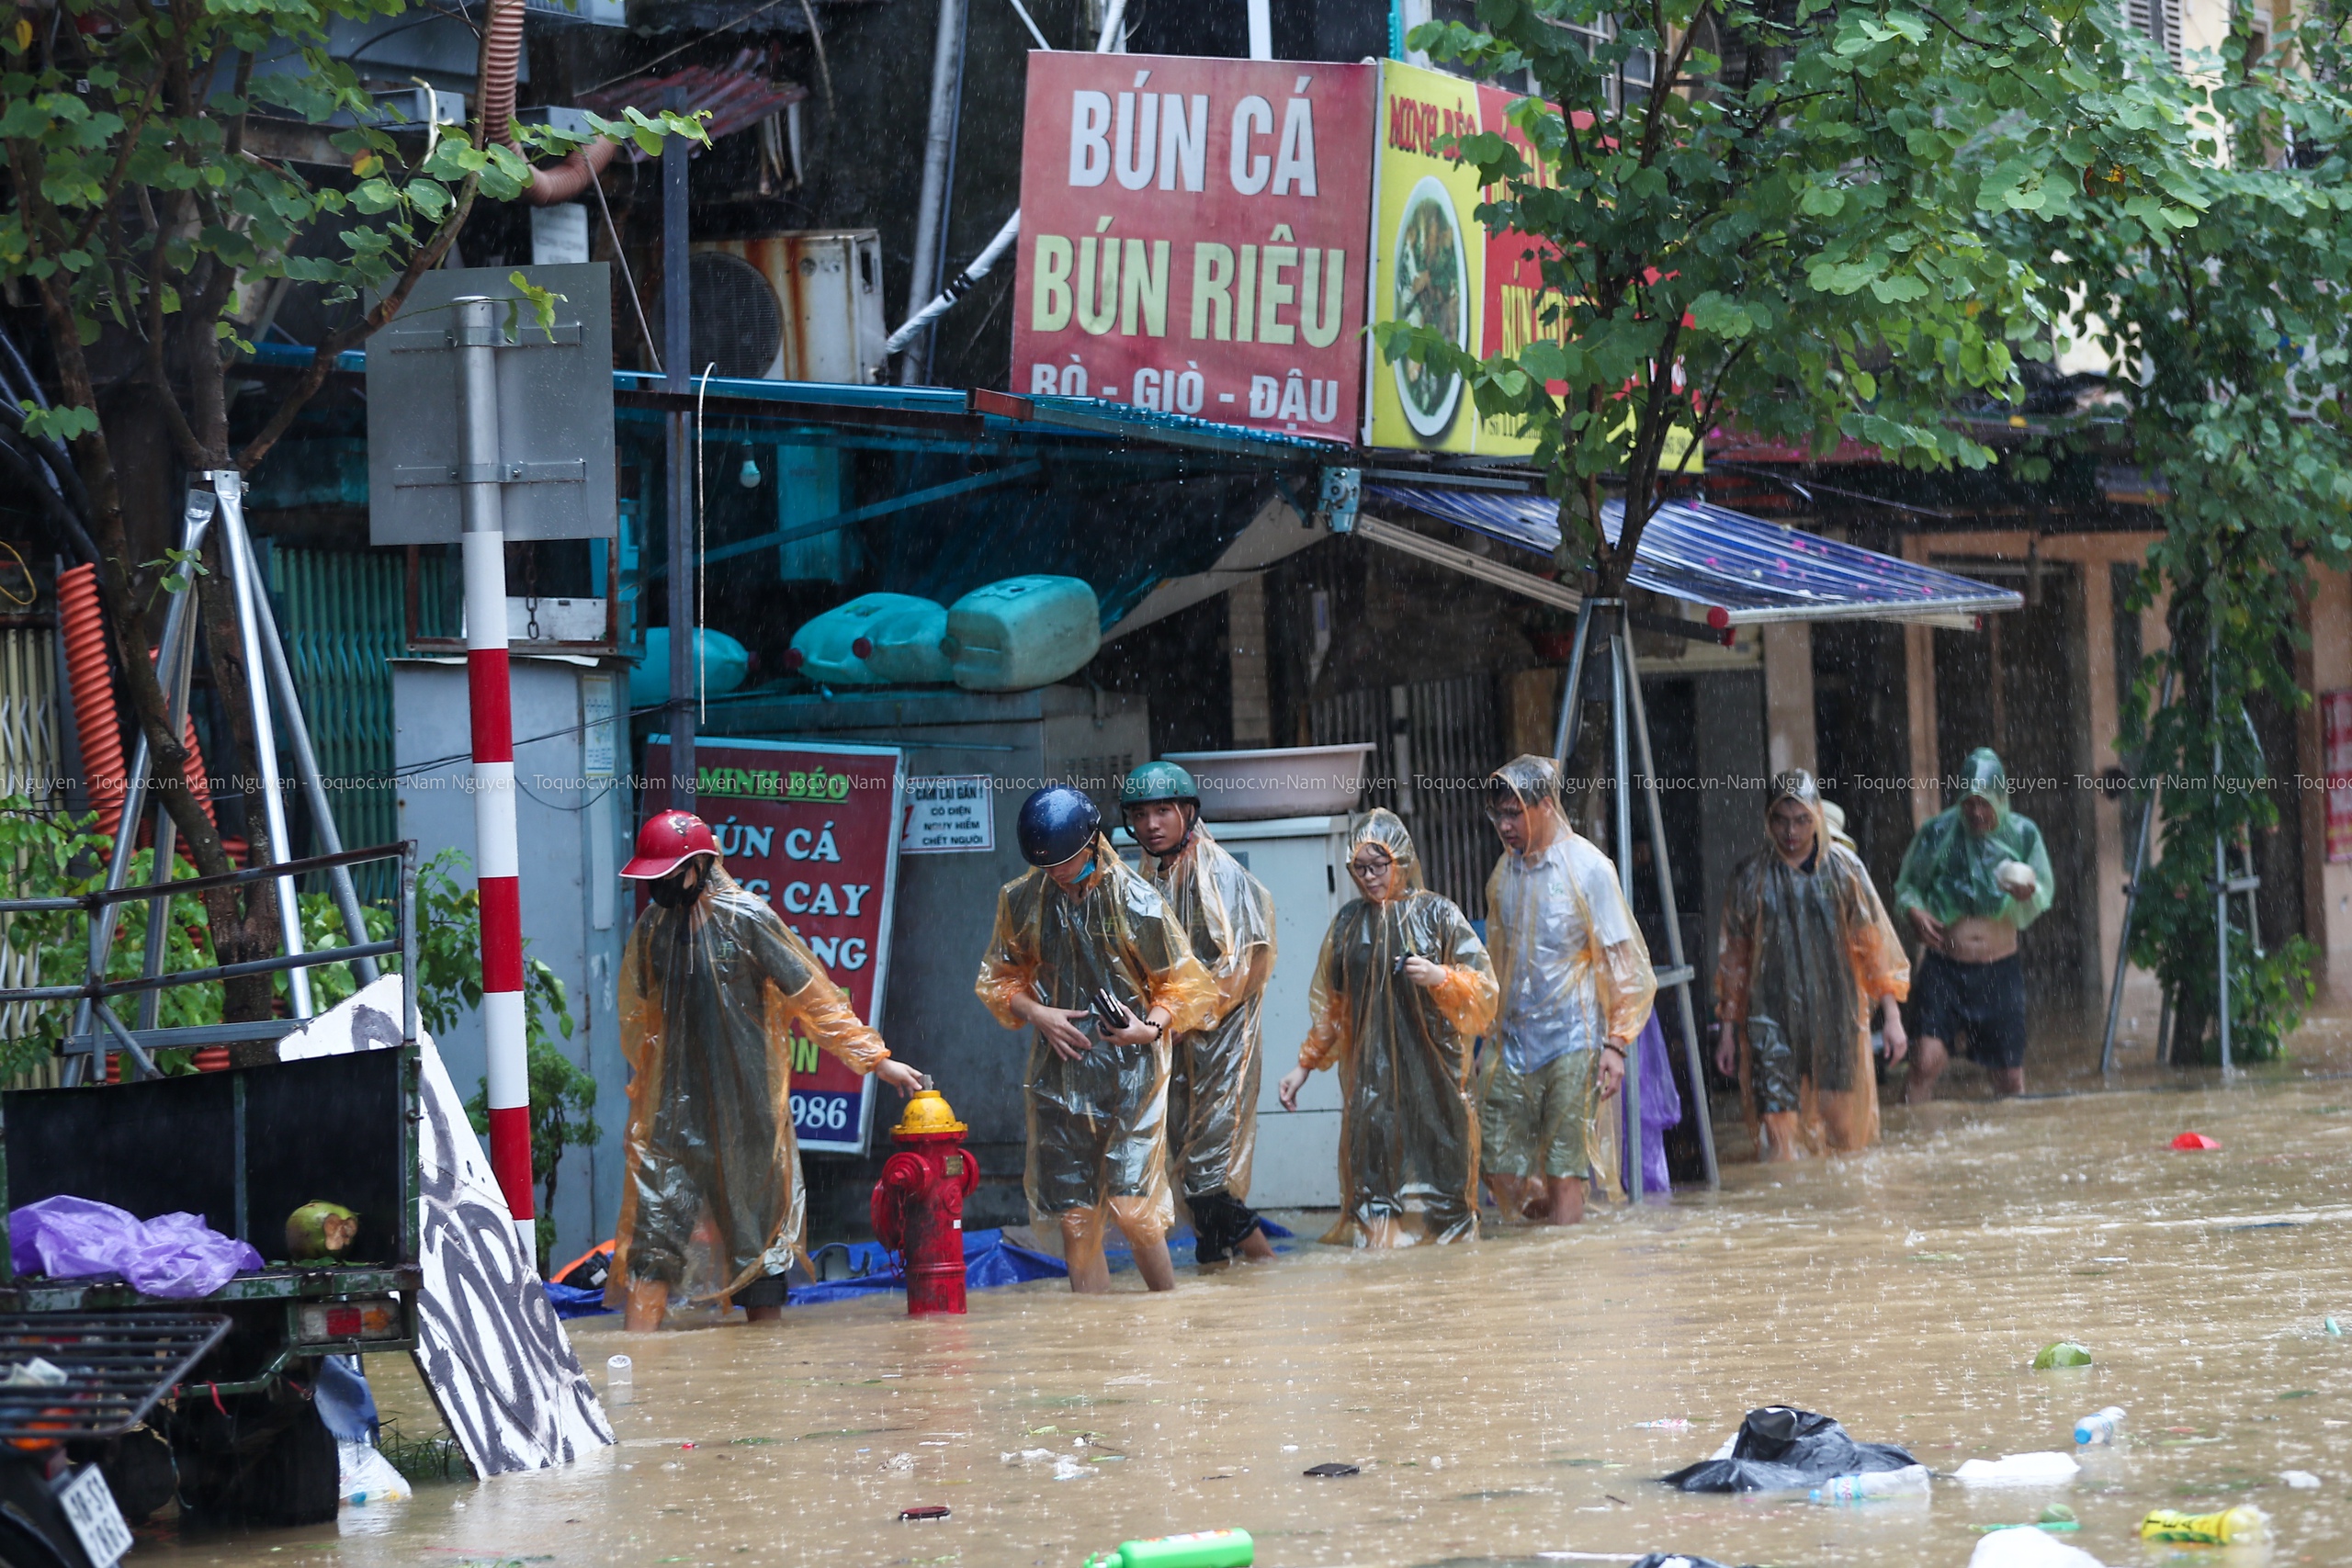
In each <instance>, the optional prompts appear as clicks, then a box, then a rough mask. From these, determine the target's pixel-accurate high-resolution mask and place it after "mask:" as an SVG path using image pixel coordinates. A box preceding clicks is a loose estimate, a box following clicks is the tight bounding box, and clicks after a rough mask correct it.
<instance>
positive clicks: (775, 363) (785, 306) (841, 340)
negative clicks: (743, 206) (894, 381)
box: [687, 229, 889, 385]
mask: <svg viewBox="0 0 2352 1568" xmlns="http://www.w3.org/2000/svg"><path fill="white" fill-rule="evenodd" d="M687 266H688V276H689V278H690V280H691V282H692V285H693V289H694V326H693V333H692V342H693V344H694V355H693V359H692V364H693V367H694V371H693V373H694V374H695V375H697V376H699V375H701V374H702V370H703V367H704V366H706V365H710V364H713V363H716V364H717V366H718V369H717V370H716V371H715V372H714V374H716V375H719V376H737V377H743V378H750V379H753V380H765V381H841V382H852V383H856V384H860V385H870V384H872V383H875V382H878V381H880V380H881V379H882V376H883V371H884V368H885V366H886V363H887V361H888V355H887V354H886V353H885V352H884V350H883V344H884V343H885V342H886V341H887V340H888V337H889V329H888V327H887V326H885V325H884V324H883V317H882V240H881V236H880V235H879V234H878V233H877V232H876V231H874V230H872V229H832V230H822V231H804V232H799V233H790V234H769V235H765V236H763V237H762V238H759V239H753V240H703V241H697V242H696V243H695V246H694V251H693V257H692V260H691V261H689V263H688V264H687Z"/></svg>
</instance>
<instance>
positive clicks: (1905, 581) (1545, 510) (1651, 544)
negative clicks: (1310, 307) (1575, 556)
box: [1364, 484, 2025, 626]
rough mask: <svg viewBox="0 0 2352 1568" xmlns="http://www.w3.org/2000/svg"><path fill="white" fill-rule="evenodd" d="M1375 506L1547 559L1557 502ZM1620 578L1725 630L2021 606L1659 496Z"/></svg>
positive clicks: (1987, 588)
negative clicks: (1721, 622) (1724, 618)
mask: <svg viewBox="0 0 2352 1568" xmlns="http://www.w3.org/2000/svg"><path fill="white" fill-rule="evenodd" d="M1382 502H1386V503H1389V504H1390V505H1393V506H1399V507H1409V508H1410V509H1411V510H1413V511H1415V512H1419V513H1423V514H1424V515H1426V516H1430V517H1435V518H1438V519H1440V520H1442V521H1443V522H1447V523H1451V524H1453V525H1455V526H1457V527H1461V528H1466V529H1468V530H1470V531H1471V532H1472V533H1475V534H1481V535H1484V536H1487V538H1490V539H1498V540H1500V541H1501V542H1503V543H1504V544H1507V545H1516V546H1518V547H1520V548H1521V549H1524V550H1528V551H1531V552H1532V553H1533V554H1536V555H1539V556H1542V557H1543V558H1544V560H1546V561H1547V562H1548V561H1550V560H1551V559H1553V558H1554V557H1555V553H1556V552H1557V551H1558V549H1559V547H1560V526H1559V508H1558V504H1557V503H1556V502H1553V501H1552V500H1551V499H1549V498H1548V497H1545V496H1541V495H1528V494H1513V493H1510V492H1505V491H1484V490H1453V489H1443V488H1440V487H1437V486H1432V485H1397V484H1370V485H1366V486H1365V487H1364V510H1365V511H1366V512H1372V511H1374V508H1375V507H1377V506H1379V505H1380V504H1381V503H1382ZM1601 516H1602V526H1603V528H1604V529H1605V531H1606V532H1607V534H1608V536H1609V539H1610V542H1611V544H1614V543H1615V542H1616V539H1617V535H1618V530H1619V528H1620V527H1621V525H1622V524H1623V517H1624V504H1623V502H1616V501H1611V502H1604V503H1603V505H1602V512H1601ZM1629 581H1631V582H1632V583H1633V585H1634V587H1636V588H1641V589H1645V590H1647V591H1648V592H1653V593H1663V594H1666V595H1668V596H1669V597H1672V598H1676V599H1681V600H1684V601H1686V602H1688V603H1689V604H1692V605H1694V606H1696V607H1697V608H1699V609H1700V610H1702V611H1705V610H1714V609H1720V610H1723V611H1725V612H1727V613H1728V615H1729V617H1730V620H1729V624H1730V625H1733V626H1754V625H1758V624H1760V623H1764V622H1769V621H1838V620H1849V621H1850V620H1877V621H1928V622H1943V623H1945V624H1959V623H1964V622H1965V620H1966V618H1967V617H1969V616H1972V615H1985V614H1989V613H1994V612H1998V611H2002V610H2015V609H2018V608H2019V607H2020V606H2021V605H2023V604H2024V603H2025V600H2024V597H2023V596H2022V595H2020V594H2018V593H2015V592H2010V591H2009V590H2007V589H2002V588H1996V587H1994V586H1993V585H1992V584H1990V583H1987V582H1978V581H1974V580H1973V579H1970V578H1965V577H1958V576H1955V575H1953V574H1952V573H1951V572H1948V571H1938V570H1935V569H1934V568H1933V567H1927V566H1921V565H1918V564H1917V563H1916V562H1913V561H1907V560H1902V559H1899V558H1896V557H1894V556H1886V555H1881V554H1879V553H1878V552H1877V551H1876V550H1866V549H1862V548H1860V547H1859V546H1855V545H1848V544H1841V543H1839V542H1838V541H1837V540H1835V539H1825V538H1823V537H1822V536H1820V535H1818V534H1808V533H1806V532H1804V530H1803V529H1801V528H1787V527H1783V526H1781V525H1780V524H1777V523H1768V522H1766V521H1765V520H1764V519H1762V518H1760V517H1750V516H1749V515H1747V513H1744V512H1734V511H1731V510H1730V509H1729V508H1727V507H1722V506H1710V505H1708V504H1706V503H1705V502H1679V501H1677V502H1667V503H1665V504H1664V505H1662V506H1660V507H1659V508H1658V509H1657V512H1656V513H1653V514H1652V516H1651V518H1650V523H1649V526H1648V527H1647V528H1645V529H1644V530H1643V532H1642V542H1641V547H1640V548H1639V550H1637V551H1636V552H1635V555H1634V570H1633V571H1632V573H1631V574H1630V577H1629Z"/></svg>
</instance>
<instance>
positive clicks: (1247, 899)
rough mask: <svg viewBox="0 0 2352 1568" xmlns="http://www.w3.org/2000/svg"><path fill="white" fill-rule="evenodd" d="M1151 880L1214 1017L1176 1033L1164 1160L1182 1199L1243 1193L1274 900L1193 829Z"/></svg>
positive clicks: (1251, 1145) (1254, 1130)
mask: <svg viewBox="0 0 2352 1568" xmlns="http://www.w3.org/2000/svg"><path fill="white" fill-rule="evenodd" d="M1143 870H1144V874H1145V875H1147V876H1148V877H1150V878H1151V880H1152V884H1153V886H1156V887H1158V888H1159V892H1160V895H1161V897H1164V898H1166V899H1167V900H1168V908H1169V909H1170V912H1171V913H1173V914H1174V915H1175V917H1176V919H1177V922H1178V923H1179V924H1181V925H1182V927H1183V928H1184V932H1185V935H1186V936H1187V937H1188V938H1189V939H1190V940H1191V942H1192V946H1193V957H1195V958H1197V959H1199V960H1200V961H1201V964H1203V966H1204V967H1205V968H1206V969H1207V970H1208V972H1209V974H1210V976H1211V977H1212V978H1214V979H1215V980H1216V1017H1215V1018H1214V1019H1213V1020H1212V1021H1209V1022H1207V1023H1205V1024H1204V1025H1203V1026H1202V1027H1200V1028H1198V1029H1195V1030H1193V1031H1191V1032H1188V1033H1184V1034H1182V1035H1179V1036H1178V1037H1177V1039H1176V1042H1175V1065H1174V1068H1173V1077H1172V1078H1171V1081H1170V1088H1169V1096H1168V1124H1169V1131H1168V1144H1169V1148H1168V1153H1169V1157H1170V1163H1171V1165H1172V1166H1173V1168H1174V1169H1175V1172H1176V1182H1177V1185H1178V1186H1179V1187H1181V1188H1182V1190H1183V1194H1184V1197H1185V1198H1186V1199H1187V1200H1188V1201H1189V1200H1191V1199H1194V1198H1200V1197H1205V1196H1207V1195H1208V1194H1210V1193H1213V1192H1217V1191H1223V1192H1226V1193H1228V1194H1230V1195H1231V1196H1232V1197H1234V1198H1237V1199H1238V1198H1246V1197H1248V1196H1249V1195H1250V1156H1251V1154H1252V1153H1253V1152H1254V1151H1255V1149H1256V1146H1257V1140H1258V1083H1259V1077H1260V1074H1261V1069H1262V1067H1263V1065H1264V1051H1263V1048H1262V1047H1263V1036H1264V1027H1263V1026H1264V1013H1265V996H1266V982H1267V980H1269V979H1270V978H1272V976H1273V972H1274V900H1273V897H1272V895H1271V894H1269V893H1268V892H1267V891H1266V889H1265V886H1264V885H1263V884H1261V883H1260V882H1259V880H1258V879H1257V878H1256V877H1254V876H1252V875H1250V874H1249V873H1248V872H1247V871H1244V870H1243V869H1242V868H1241V863H1240V862H1239V861H1237V860H1235V859H1234V858H1233V857H1232V856H1231V855H1230V854H1228V853H1227V852H1226V850H1225V846H1224V845H1222V844H1220V843H1218V842H1217V841H1216V840H1215V839H1213V838H1211V837H1209V834H1208V831H1207V829H1204V828H1202V827H1200V826H1198V825H1195V826H1194V827H1193V831H1192V833H1191V835H1190V836H1189V837H1188V838H1187V839H1186V840H1185V841H1184V845H1183V847H1182V849H1180V850H1178V851H1177V852H1175V854H1173V855H1171V856H1170V857H1169V859H1167V860H1166V861H1164V862H1163V861H1156V860H1154V859H1153V858H1152V857H1151V856H1150V855H1148V854H1147V855H1146V856H1144V859H1143Z"/></svg>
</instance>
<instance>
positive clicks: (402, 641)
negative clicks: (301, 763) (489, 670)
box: [268, 548, 407, 903]
mask: <svg viewBox="0 0 2352 1568" xmlns="http://www.w3.org/2000/svg"><path fill="white" fill-rule="evenodd" d="M401 564H402V563H401V558H400V556H398V555H397V554H395V553H393V552H391V551H389V550H385V551H371V552H368V553H365V554H361V553H356V552H346V551H340V550H301V549H283V548H279V549H273V550H271V551H270V552H269V566H268V571H269V588H270V595H271V597H272V598H273V599H275V600H276V601H277V621H278V628H279V631H280V633H281V635H282V636H283V637H284V638H285V641H286V660H287V663H288V665H289V666H290V667H291V668H292V670H293V673H294V686H295V689H296V690H297V691H298V692H300V694H301V697H302V713H303V716H304V717H306V718H307V719H309V720H310V725H311V744H312V745H313V746H315V747H316V748H317V749H318V753H319V772H320V773H321V774H322V776H323V778H324V781H325V784H326V788H327V801H328V804H329V806H331V807H333V808H334V814H335V826H336V827H337V828H338V829H341V831H342V835H343V841H344V842H345V843H346V844H388V843H390V842H392V841H393V840H396V839H398V838H399V837H400V818H399V812H398V810H397V808H396V807H394V805H393V795H392V671H391V666H390V664H389V663H388V662H387V660H391V659H394V658H397V657H399V656H400V655H401V653H402V652H404V651H406V638H407V625H406V611H405V605H404V602H403V597H402V594H403V584H402V581H401ZM396 871H397V868H396V867H395V866H393V865H391V864H390V863H388V862H382V861H378V862H373V863H368V864H366V865H359V866H354V867H353V868H352V878H353V881H354V883H355V884H356V888H357V891H358V894H359V897H361V898H363V899H366V900H368V902H370V903H379V902H382V901H384V900H387V899H389V898H390V897H393V896H394V895H395V894H396V893H397V892H398V891H399V885H398V882H397V881H396V880H395V874H396Z"/></svg>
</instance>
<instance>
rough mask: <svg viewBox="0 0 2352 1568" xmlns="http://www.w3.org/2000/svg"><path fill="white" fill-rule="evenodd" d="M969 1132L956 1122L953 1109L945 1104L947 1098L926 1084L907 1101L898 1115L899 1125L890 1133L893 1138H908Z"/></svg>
mask: <svg viewBox="0 0 2352 1568" xmlns="http://www.w3.org/2000/svg"><path fill="white" fill-rule="evenodd" d="M969 1130H970V1129H968V1128H967V1127H966V1126H965V1125H964V1123H962V1122H958V1121H956V1111H955V1109H954V1108H953V1107H951V1106H950V1105H949V1104H948V1103H947V1097H946V1096H945V1095H943V1094H941V1093H940V1092H939V1091H938V1090H937V1089H932V1088H930V1087H928V1084H927V1083H926V1087H924V1088H923V1089H919V1090H917V1091H916V1093H915V1096H914V1098H913V1099H911V1100H908V1101H907V1108H906V1110H905V1111H901V1112H900V1113H899V1124H898V1125H897V1126H895V1127H893V1128H891V1129H890V1132H891V1134H892V1135H893V1136H894V1137H908V1136H920V1135H922V1134H927V1133H954V1134H959V1135H960V1134H963V1133H966V1132H968V1131H969Z"/></svg>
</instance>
